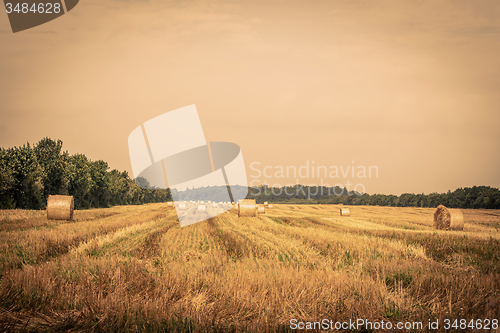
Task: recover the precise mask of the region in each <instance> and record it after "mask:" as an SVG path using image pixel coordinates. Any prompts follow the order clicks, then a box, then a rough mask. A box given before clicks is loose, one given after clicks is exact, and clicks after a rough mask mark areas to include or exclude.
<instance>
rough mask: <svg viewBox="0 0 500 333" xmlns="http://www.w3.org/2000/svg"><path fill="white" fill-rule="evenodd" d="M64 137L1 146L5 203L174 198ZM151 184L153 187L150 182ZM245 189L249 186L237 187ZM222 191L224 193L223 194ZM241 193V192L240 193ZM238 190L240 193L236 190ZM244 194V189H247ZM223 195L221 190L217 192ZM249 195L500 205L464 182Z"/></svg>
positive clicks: (490, 193)
mask: <svg viewBox="0 0 500 333" xmlns="http://www.w3.org/2000/svg"><path fill="white" fill-rule="evenodd" d="M62 145H63V143H62V141H61V140H52V139H50V138H44V139H42V140H40V141H39V142H38V143H37V144H35V145H33V146H31V145H30V144H29V143H27V144H25V145H23V146H22V147H14V148H8V149H4V148H0V209H12V208H21V209H44V208H45V206H46V204H47V197H48V196H49V195H50V194H63V195H72V196H73V197H74V199H75V208H76V209H85V208H98V207H109V206H114V205H130V204H134V205H135V204H144V203H150V202H165V201H171V200H172V195H171V193H170V190H169V189H155V188H150V187H149V186H148V184H146V183H147V182H146V181H145V180H143V179H137V181H138V183H139V184H141V181H142V182H145V184H143V185H142V186H141V187H139V186H138V185H137V184H136V182H135V181H134V180H133V179H131V178H130V176H129V175H128V173H127V172H126V171H123V172H120V171H118V170H116V169H113V170H109V166H108V164H107V163H106V162H104V161H102V160H98V161H91V160H90V159H88V158H87V157H86V156H85V155H83V154H74V155H69V154H68V152H67V151H62ZM148 187H149V188H148ZM235 189H236V191H237V192H241V193H245V192H246V189H245V188H243V187H242V188H239V187H237V188H236V187H233V190H235ZM221 193H222V194H223V195H222V194H221ZM241 193H240V195H238V196H237V197H241ZM216 194H220V201H225V200H227V189H226V187H222V188H220V189H219V188H210V187H207V188H201V189H196V190H195V189H191V190H186V191H184V192H182V193H181V192H175V193H174V196H175V197H176V199H177V200H197V199H201V200H203V199H204V198H206V199H207V200H209V199H210V198H212V199H211V200H214V201H217V200H216V199H214V195H216ZM235 194H236V193H235ZM243 195H244V194H243ZM216 196H217V197H219V195H216ZM247 198H251V199H256V201H257V203H263V202H265V201H267V202H270V203H297V204H300V203H318V204H344V205H378V206H392V207H437V206H438V205H440V204H442V205H445V206H447V207H451V208H484V209H500V190H499V189H497V188H493V187H489V186H474V187H466V188H459V189H456V190H455V191H453V192H451V191H448V192H447V193H431V194H413V193H404V194H401V195H399V196H396V195H385V194H372V195H370V194H367V193H365V194H359V193H356V192H354V191H351V192H349V191H347V189H346V188H340V187H320V186H303V185H296V186H288V187H280V188H276V187H275V188H269V187H267V186H260V187H249V188H248V196H247Z"/></svg>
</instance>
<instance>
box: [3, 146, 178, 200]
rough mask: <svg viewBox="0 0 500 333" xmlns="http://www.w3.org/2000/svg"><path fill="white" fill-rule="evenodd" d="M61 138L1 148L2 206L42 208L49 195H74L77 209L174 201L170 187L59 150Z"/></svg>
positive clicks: (79, 155) (83, 156)
mask: <svg viewBox="0 0 500 333" xmlns="http://www.w3.org/2000/svg"><path fill="white" fill-rule="evenodd" d="M62 144H63V143H62V141H61V140H57V141H55V140H52V139H50V138H44V139H42V140H40V142H38V143H37V144H35V145H33V146H30V144H29V143H28V144H26V145H23V146H22V147H14V148H8V149H4V148H0V208H2V209H12V208H21V209H45V207H46V205H47V197H48V196H49V194H63V195H72V196H73V197H74V199H75V209H85V208H97V207H110V206H114V205H135V204H143V203H149V202H164V201H170V200H172V197H171V195H170V191H169V190H168V189H166V190H165V189H163V190H160V189H142V188H140V187H139V186H137V184H136V183H135V182H134V181H133V180H132V179H131V178H130V177H129V175H128V173H127V172H126V171H123V172H120V171H118V170H111V171H109V166H108V163H106V162H104V161H101V160H99V161H91V160H89V159H88V158H87V157H86V156H85V155H83V154H74V155H69V154H68V152H67V151H66V152H63V151H62Z"/></svg>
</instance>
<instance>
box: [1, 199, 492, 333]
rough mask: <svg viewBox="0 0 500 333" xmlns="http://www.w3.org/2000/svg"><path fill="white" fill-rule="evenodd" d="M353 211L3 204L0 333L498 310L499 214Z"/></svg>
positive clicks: (190, 327) (259, 324)
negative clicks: (457, 216) (452, 219)
mask: <svg viewBox="0 0 500 333" xmlns="http://www.w3.org/2000/svg"><path fill="white" fill-rule="evenodd" d="M350 208H351V215H350V216H343V217H341V216H339V206H335V205H274V207H273V209H272V210H268V211H266V214H265V215H257V216H255V217H240V218H238V212H237V210H230V211H229V212H226V213H223V214H221V215H219V216H217V217H214V218H212V219H210V220H208V221H205V222H201V223H197V224H194V225H191V226H187V227H184V228H181V227H180V226H179V222H178V221H177V218H176V213H175V210H173V209H171V207H168V206H167V204H166V203H165V204H148V205H143V206H120V207H113V208H109V209H95V210H87V211H75V212H74V216H73V221H60V220H59V221H58V220H47V217H46V213H45V211H0V281H1V282H0V330H1V331H32V332H39V331H47V332H49V331H68V330H71V331H76V332H78V331H81V332H83V331H94V332H135V331H151V332H154V331H165V332H167V331H168V332H171V331H176V332H207V331H208V332H240V331H243V332H245V331H248V332H265V331H281V332H284V331H290V330H291V325H290V321H291V320H292V319H296V320H297V321H298V322H307V321H310V322H313V321H320V320H323V319H328V320H332V321H333V322H336V321H339V322H340V321H342V322H343V321H349V319H351V320H356V319H359V318H361V319H370V320H374V321H375V320H378V321H382V320H383V321H384V322H391V323H394V324H396V323H398V322H407V321H411V322H422V323H423V325H424V329H425V325H427V323H428V321H429V319H431V320H436V319H439V322H440V323H443V320H445V319H453V320H454V319H464V318H465V319H467V320H470V319H482V320H484V319H493V318H496V319H498V318H499V313H500V262H499V260H500V246H499V245H500V241H499V238H500V233H499V228H500V211H486V210H462V212H463V216H464V221H465V224H464V228H463V230H460V231H454V230H447V231H444V230H435V229H434V227H433V214H434V211H435V209H433V208H386V207H372V206H353V207H350ZM207 209H212V207H208V208H207ZM213 209H217V208H213ZM490 326H491V324H490ZM442 328H443V326H442V325H441V327H440V330H443V329H442ZM492 328H494V327H492ZM368 331H369V330H368ZM413 331H418V330H413Z"/></svg>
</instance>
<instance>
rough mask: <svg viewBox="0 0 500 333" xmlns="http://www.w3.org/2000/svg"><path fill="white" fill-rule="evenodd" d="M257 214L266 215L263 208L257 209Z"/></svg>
mask: <svg viewBox="0 0 500 333" xmlns="http://www.w3.org/2000/svg"><path fill="white" fill-rule="evenodd" d="M257 213H259V214H265V213H266V208H265V206H259V207H257Z"/></svg>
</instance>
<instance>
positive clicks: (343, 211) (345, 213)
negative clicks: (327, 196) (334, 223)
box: [340, 208, 351, 216]
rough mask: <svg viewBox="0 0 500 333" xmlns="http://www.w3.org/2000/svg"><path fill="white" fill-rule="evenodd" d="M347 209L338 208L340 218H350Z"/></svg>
mask: <svg viewBox="0 0 500 333" xmlns="http://www.w3.org/2000/svg"><path fill="white" fill-rule="evenodd" d="M350 215H351V212H350V211H349V208H340V216H350Z"/></svg>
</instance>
